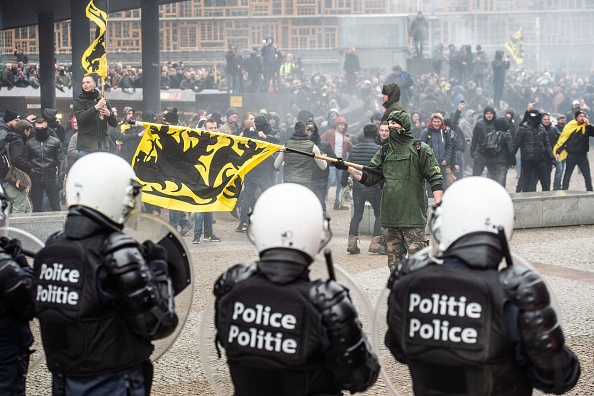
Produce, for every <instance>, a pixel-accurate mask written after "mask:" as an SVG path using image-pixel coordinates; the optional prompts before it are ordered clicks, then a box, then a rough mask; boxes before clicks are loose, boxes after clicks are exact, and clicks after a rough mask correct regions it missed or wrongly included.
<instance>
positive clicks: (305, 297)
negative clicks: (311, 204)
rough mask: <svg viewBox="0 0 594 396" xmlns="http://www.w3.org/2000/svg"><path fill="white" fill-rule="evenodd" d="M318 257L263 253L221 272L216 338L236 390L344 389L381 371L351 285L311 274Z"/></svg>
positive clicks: (242, 395) (362, 384)
mask: <svg viewBox="0 0 594 396" xmlns="http://www.w3.org/2000/svg"><path fill="white" fill-rule="evenodd" d="M310 263H311V258H309V256H307V255H305V254H304V253H301V252H298V251H295V250H288V249H280V248H279V249H270V250H267V251H265V252H263V253H262V255H261V260H260V261H259V262H258V264H257V266H253V265H248V264H239V265H236V266H234V267H232V268H231V269H229V270H228V271H227V272H225V273H224V274H223V275H221V277H220V278H219V279H218V280H217V282H216V284H215V288H214V294H215V296H216V298H217V302H216V314H215V323H216V328H217V332H218V333H217V341H218V342H219V343H220V344H221V345H222V346H223V347H224V348H225V351H226V354H227V360H228V365H229V370H230V373H231V377H232V380H233V383H234V385H235V395H236V396H248V395H249V396H252V395H258V396H267V395H286V396H296V395H320V396H321V395H326V396H331V395H341V394H342V392H341V389H346V390H349V391H351V392H361V391H364V390H365V389H367V388H369V387H370V386H371V385H373V383H374V382H375V380H376V379H377V376H378V373H379V364H378V361H377V358H376V356H375V355H374V354H373V352H371V348H370V346H369V344H368V342H367V340H366V338H365V335H364V333H363V331H362V329H361V325H360V323H359V320H358V319H357V313H356V311H355V309H354V307H353V305H352V303H351V301H350V298H349V296H348V292H347V290H346V289H344V288H343V287H342V286H340V285H339V284H337V283H336V282H333V281H322V280H318V281H313V282H312V281H310V280H309V278H308V270H307V266H308V265H309V264H310Z"/></svg>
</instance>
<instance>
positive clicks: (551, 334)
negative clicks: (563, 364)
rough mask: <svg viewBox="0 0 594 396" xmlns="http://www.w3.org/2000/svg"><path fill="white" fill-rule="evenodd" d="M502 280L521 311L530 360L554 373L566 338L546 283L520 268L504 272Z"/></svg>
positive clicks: (535, 274)
mask: <svg viewBox="0 0 594 396" xmlns="http://www.w3.org/2000/svg"><path fill="white" fill-rule="evenodd" d="M499 279H500V282H501V284H502V285H503V287H504V290H505V292H506V294H507V296H508V298H509V299H510V300H511V302H512V303H514V304H515V305H517V306H518V308H519V309H520V312H519V326H520V337H521V338H522V343H523V346H524V349H525V350H526V353H527V354H528V356H529V357H530V360H531V361H532V363H533V364H534V365H535V366H536V367H538V368H540V369H544V370H553V369H554V361H555V358H556V357H558V356H559V355H560V354H561V353H562V352H563V347H564V344H565V337H564V335H563V331H562V330H561V325H560V324H559V321H558V319H557V313H556V312H555V310H554V308H553V307H552V306H551V299H550V295H549V291H548V290H547V287H546V284H545V283H544V281H543V280H542V278H541V277H540V276H539V275H538V274H537V273H535V272H534V271H532V270H530V269H528V268H525V267H518V266H516V265H514V266H512V267H508V268H506V269H505V270H503V271H501V272H500V274H499Z"/></svg>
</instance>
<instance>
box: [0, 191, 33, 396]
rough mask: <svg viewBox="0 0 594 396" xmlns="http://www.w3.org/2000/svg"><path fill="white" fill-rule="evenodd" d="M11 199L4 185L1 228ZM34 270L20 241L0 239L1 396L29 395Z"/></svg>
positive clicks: (1, 201)
mask: <svg viewBox="0 0 594 396" xmlns="http://www.w3.org/2000/svg"><path fill="white" fill-rule="evenodd" d="M8 212H9V198H8V196H7V195H6V194H5V193H4V189H3V188H2V186H0V227H4V226H5V225H6V222H7V219H8ZM32 273H33V269H32V268H31V267H30V266H29V264H28V263H27V259H26V257H25V256H24V255H23V251H22V249H21V243H20V242H19V240H17V239H12V238H7V237H1V238H0V395H18V396H20V395H25V382H26V375H27V369H28V367H29V354H30V351H29V347H30V346H31V344H32V343H33V336H32V335H31V331H30V329H29V321H30V320H31V319H33V300H32V299H31V297H30V291H31V276H32Z"/></svg>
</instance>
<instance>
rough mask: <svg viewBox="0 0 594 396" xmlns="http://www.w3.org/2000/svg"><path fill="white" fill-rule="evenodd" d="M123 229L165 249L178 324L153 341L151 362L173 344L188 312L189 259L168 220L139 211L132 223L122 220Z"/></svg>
mask: <svg viewBox="0 0 594 396" xmlns="http://www.w3.org/2000/svg"><path fill="white" fill-rule="evenodd" d="M123 232H124V233H126V234H127V235H129V236H131V237H132V238H134V239H135V240H136V241H138V242H139V243H142V242H144V241H147V240H150V241H152V242H154V243H157V244H159V245H161V246H162V247H163V248H165V250H166V251H167V257H168V262H169V271H170V274H171V278H172V286H173V290H174V294H175V312H176V313H177V316H178V318H179V324H178V325H177V328H176V329H175V331H174V332H173V333H172V334H171V335H169V336H168V337H165V338H163V339H160V340H157V341H155V342H154V345H155V349H154V351H153V354H152V355H151V360H152V361H153V362H154V361H156V360H157V359H159V358H160V357H161V356H162V355H163V354H164V353H165V352H167V350H168V349H169V347H171V345H173V343H174V342H175V340H176V339H177V337H178V336H179V333H180V332H181V330H182V329H183V327H184V325H185V323H186V320H187V319H188V315H189V314H190V308H191V305H192V298H193V296H194V283H193V282H192V279H193V269H192V258H191V255H190V251H189V249H188V247H187V245H186V243H185V242H184V240H183V239H182V238H180V236H179V233H178V232H177V231H176V230H175V229H174V228H173V227H172V226H171V225H170V224H169V223H167V222H166V221H163V220H161V219H160V218H158V217H156V216H153V215H149V214H146V213H141V214H139V215H138V216H136V217H135V218H134V220H133V221H132V222H130V223H128V222H126V224H125V226H124V229H123Z"/></svg>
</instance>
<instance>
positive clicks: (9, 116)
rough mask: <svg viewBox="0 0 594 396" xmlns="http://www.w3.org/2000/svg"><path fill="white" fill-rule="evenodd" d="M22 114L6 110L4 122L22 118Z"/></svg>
mask: <svg viewBox="0 0 594 396" xmlns="http://www.w3.org/2000/svg"><path fill="white" fill-rule="evenodd" d="M20 118H21V116H20V115H18V114H17V113H15V112H14V111H12V110H6V114H4V122H5V123H7V124H8V123H9V122H10V121H13V120H16V119H20Z"/></svg>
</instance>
